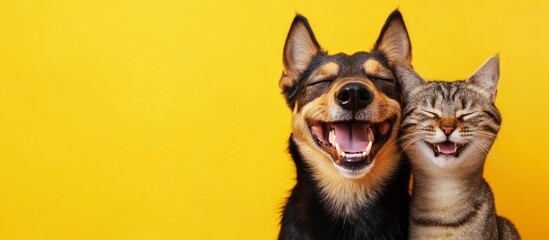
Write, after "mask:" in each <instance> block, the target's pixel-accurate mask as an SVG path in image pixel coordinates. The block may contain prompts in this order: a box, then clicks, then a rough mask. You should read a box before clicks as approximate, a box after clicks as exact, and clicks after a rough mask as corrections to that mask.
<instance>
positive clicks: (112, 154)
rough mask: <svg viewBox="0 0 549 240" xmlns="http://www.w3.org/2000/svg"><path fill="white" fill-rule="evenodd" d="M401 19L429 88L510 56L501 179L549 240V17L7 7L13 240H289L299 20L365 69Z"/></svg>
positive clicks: (505, 208) (6, 150)
mask: <svg viewBox="0 0 549 240" xmlns="http://www.w3.org/2000/svg"><path fill="white" fill-rule="evenodd" d="M397 6H400V10H401V11H402V12H403V15H404V18H405V22H406V24H407V26H408V30H409V32H410V36H411V39H412V46H413V64H414V66H415V68H416V69H417V70H418V71H419V72H420V73H421V74H422V75H423V76H424V77H426V78H428V79H450V80H451V79H460V78H461V79H463V78H465V77H467V76H469V74H470V73H472V72H473V71H474V70H475V69H476V68H477V67H479V66H480V64H482V63H483V62H484V61H485V60H486V59H487V58H488V57H490V56H491V55H493V54H495V53H498V52H499V53H501V80H500V85H499V94H498V98H497V105H498V106H499V108H500V109H501V112H502V114H503V117H504V122H503V127H502V130H501V132H500V135H499V139H498V141H497V142H496V144H495V146H494V148H493V150H492V153H491V154H490V158H489V160H488V164H487V167H486V169H485V175H486V177H487V179H488V181H489V182H490V184H491V186H492V188H493V189H494V192H495V195H496V203H497V209H498V212H499V213H500V214H503V215H505V216H507V217H509V218H510V219H512V220H513V221H514V222H515V224H516V225H517V227H518V229H519V231H520V233H521V234H522V236H523V237H524V239H548V238H549V231H548V229H547V228H548V226H549V205H548V203H549V174H548V172H549V157H548V155H549V152H548V151H547V150H548V146H547V144H548V141H547V138H548V135H549V127H548V125H547V121H548V118H549V114H548V110H549V109H548V103H549V100H548V99H547V98H548V96H549V89H548V87H549V79H548V77H547V70H548V68H549V60H548V59H549V58H548V57H547V56H549V45H548V43H549V27H547V26H548V25H549V17H548V16H549V4H548V3H547V2H545V1H491V2H488V1H478V0H475V1H454V2H452V3H442V2H441V1H421V2H418V1H402V2H401V1H378V2H373V1H370V2H368V1H346V2H344V3H339V2H337V1H300V2H299V3H297V2H295V1H266V0H265V1H243V0H235V1H211V0H207V1H180V0H163V1H153V0H139V1H122V0H101V1H70V0H51V1H25V0H19V1H11V0H3V1H0V239H10V240H11V239H273V238H275V237H276V235H277V232H278V221H279V215H278V212H279V209H280V207H281V205H282V203H283V201H284V198H285V197H286V196H287V193H288V191H289V190H290V188H291V187H292V185H293V184H294V180H293V178H294V169H293V168H294V167H293V163H292V162H291V160H290V158H289V156H288V154H287V153H286V151H285V148H286V140H287V137H288V135H289V132H290V111H289V109H287V107H286V105H285V103H284V100H283V98H282V96H281V95H280V94H279V89H278V79H279V76H280V73H281V71H282V47H283V43H284V40H285V37H286V34H287V31H288V29H289V27H290V23H291V22H292V19H293V16H294V13H295V12H296V11H297V12H300V13H302V14H304V15H306V16H307V17H308V18H309V21H310V23H311V24H312V27H313V30H314V31H315V33H316V36H317V38H318V40H319V41H320V44H321V45H322V46H323V47H324V48H325V49H328V50H329V51H330V52H331V53H336V52H341V51H342V52H346V53H352V52H355V51H359V50H369V49H370V48H371V46H373V44H374V41H375V40H376V38H377V36H378V34H379V31H380V29H381V27H382V25H383V23H384V21H385V19H386V17H387V16H388V14H389V13H390V12H391V11H392V10H393V9H395V8H396V7H397Z"/></svg>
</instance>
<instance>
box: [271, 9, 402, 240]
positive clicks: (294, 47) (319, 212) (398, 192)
mask: <svg viewBox="0 0 549 240" xmlns="http://www.w3.org/2000/svg"><path fill="white" fill-rule="evenodd" d="M396 59H404V60H406V61H408V63H409V62H410V61H411V45H410V40H409V37H408V33H407V30H406V26H405V25H404V21H403V19H402V15H401V14H400V12H399V11H398V10H395V11H394V12H393V13H391V15H389V17H388V19H387V21H386V22H385V25H384V26H383V28H382V30H381V34H380V36H379V38H378V40H377V42H376V43H375V46H374V48H373V50H372V51H371V52H356V53H354V54H353V55H347V54H344V53H338V54H335V55H329V54H328V53H327V52H325V51H323V50H322V49H321V47H320V45H319V44H318V42H317V41H316V39H315V36H314V34H313V31H312V29H311V27H310V26H309V23H308V21H307V19H306V18H305V17H303V16H301V15H297V16H296V17H295V19H294V21H293V23H292V26H291V28H290V31H289V33H288V37H287V39H286V44H285V46H284V55H283V60H284V72H283V74H282V78H281V79H280V88H281V89H282V93H283V95H284V97H285V98H286V101H287V104H288V106H289V107H290V108H291V109H292V111H293V113H292V128H293V130H292V135H291V136H290V140H289V145H290V146H289V150H290V153H291V155H292V158H293V160H294V162H295V165H296V172H297V183H296V185H295V187H294V188H293V190H292V193H291V195H290V197H289V198H288V200H287V203H286V205H285V206H284V209H283V215H282V221H281V229H280V234H279V239H405V238H406V237H407V228H408V222H407V221H408V204H409V193H408V182H409V178H410V170H409V167H408V164H407V161H405V160H404V159H403V156H402V155H401V154H400V150H399V148H398V145H397V135H398V132H399V128H398V127H399V124H400V120H401V112H400V107H401V105H400V104H401V95H400V88H399V86H398V84H397V80H396V78H395V76H394V74H393V69H392V67H391V62H392V61H393V60H396Z"/></svg>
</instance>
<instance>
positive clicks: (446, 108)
mask: <svg viewBox="0 0 549 240" xmlns="http://www.w3.org/2000/svg"><path fill="white" fill-rule="evenodd" d="M396 74H397V77H398V78H399V81H400V83H401V85H402V89H403V96H404V108H403V121H402V125H401V128H402V129H403V133H402V136H401V139H402V142H401V144H402V148H403V149H404V151H405V152H406V154H407V155H408V157H409V159H410V162H411V166H412V174H413V177H414V180H413V188H412V201H411V203H410V211H411V212H410V239H519V235H518V233H517V231H516V229H515V228H514V226H513V225H512V223H511V222H510V221H508V220H507V219H505V218H502V217H499V216H497V215H496V209H495V205H494V195H493V193H492V190H491V189H490V187H489V186H488V184H487V182H486V181H485V180H484V178H483V170H484V162H485V160H486V156H487V154H488V152H489V150H490V148H491V146H492V144H493V142H494V140H495V138H496V136H497V133H498V131H499V127H500V125H501V116H500V113H499V111H498V109H497V108H496V107H495V105H494V99H495V96H496V86H497V82H498V79H499V59H498V57H492V58H490V59H489V60H488V61H487V62H486V63H484V65H482V66H481V67H480V68H479V69H478V70H477V71H476V72H475V73H474V74H473V75H472V76H471V77H469V78H468V79H467V80H465V81H455V82H440V81H435V82H426V81H424V80H423V79H422V78H421V77H420V76H419V75H417V74H416V73H415V72H414V71H413V70H412V69H411V68H410V67H408V66H407V64H397V66H396Z"/></svg>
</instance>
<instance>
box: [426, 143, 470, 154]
mask: <svg viewBox="0 0 549 240" xmlns="http://www.w3.org/2000/svg"><path fill="white" fill-rule="evenodd" d="M427 145H429V146H430V147H431V149H433V152H434V153H435V157H438V156H440V155H442V156H454V157H456V158H457V157H459V153H460V152H461V150H463V148H464V147H465V146H466V144H458V143H455V142H451V141H448V140H447V141H444V142H439V143H429V142H427Z"/></svg>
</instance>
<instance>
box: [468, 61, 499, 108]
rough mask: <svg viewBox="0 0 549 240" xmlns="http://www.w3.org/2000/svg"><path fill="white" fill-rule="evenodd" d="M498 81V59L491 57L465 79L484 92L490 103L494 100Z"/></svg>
mask: <svg viewBox="0 0 549 240" xmlns="http://www.w3.org/2000/svg"><path fill="white" fill-rule="evenodd" d="M498 81H499V57H498V56H497V55H496V56H493V57H491V58H490V59H488V60H487V61H486V62H484V64H482V66H480V68H479V69H477V71H475V73H473V75H471V76H470V77H469V78H468V79H467V83H471V84H474V85H476V86H478V87H480V88H481V89H483V90H485V91H486V92H487V93H488V94H489V97H490V101H492V102H494V100H495V99H496V93H497V86H498Z"/></svg>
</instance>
